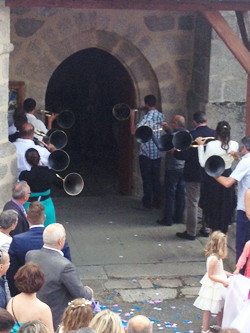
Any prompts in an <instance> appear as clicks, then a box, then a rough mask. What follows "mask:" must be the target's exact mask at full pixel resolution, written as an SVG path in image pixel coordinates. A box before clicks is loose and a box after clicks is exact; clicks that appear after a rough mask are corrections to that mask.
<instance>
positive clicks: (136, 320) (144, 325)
mask: <svg viewBox="0 0 250 333" xmlns="http://www.w3.org/2000/svg"><path fill="white" fill-rule="evenodd" d="M126 333H153V328H152V323H151V321H150V320H149V319H148V318H147V317H146V316H142V315H138V316H134V317H133V318H131V319H130V320H129V321H128V326H127V328H126Z"/></svg>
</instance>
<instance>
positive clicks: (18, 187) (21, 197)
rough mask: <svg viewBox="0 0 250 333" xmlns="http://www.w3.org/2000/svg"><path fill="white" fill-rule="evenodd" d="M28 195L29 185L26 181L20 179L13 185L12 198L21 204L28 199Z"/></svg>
mask: <svg viewBox="0 0 250 333" xmlns="http://www.w3.org/2000/svg"><path fill="white" fill-rule="evenodd" d="M29 197H30V187H29V185H28V184H27V183H26V181H24V180H22V181H21V182H18V183H16V184H15V185H14V187H13V190H12V198H13V199H14V200H16V201H18V202H20V203H22V204H24V203H25V202H26V201H28V199H29Z"/></svg>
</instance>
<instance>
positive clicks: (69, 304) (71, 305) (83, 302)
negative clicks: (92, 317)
mask: <svg viewBox="0 0 250 333" xmlns="http://www.w3.org/2000/svg"><path fill="white" fill-rule="evenodd" d="M73 302H74V301H71V302H69V303H68V306H70V307H71V308H72V309H77V308H81V307H83V306H85V305H92V302H90V301H88V300H86V299H85V298H82V303H81V304H78V305H75V304H73Z"/></svg>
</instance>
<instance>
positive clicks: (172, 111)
mask: <svg viewBox="0 0 250 333" xmlns="http://www.w3.org/2000/svg"><path fill="white" fill-rule="evenodd" d="M164 102H166V103H168V102H169V101H168V100H167V99H166V98H165V96H164ZM164 113H165V119H166V121H167V122H170V121H171V119H172V118H173V117H174V116H176V115H177V114H179V115H181V116H184V117H185V116H186V114H185V112H184V111H183V110H182V109H180V108H173V109H172V108H166V109H165V108H164Z"/></svg>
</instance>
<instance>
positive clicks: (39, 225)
mask: <svg viewBox="0 0 250 333" xmlns="http://www.w3.org/2000/svg"><path fill="white" fill-rule="evenodd" d="M37 227H39V228H41V227H43V228H44V225H43V224H36V225H31V226H30V229H32V228H37Z"/></svg>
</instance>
